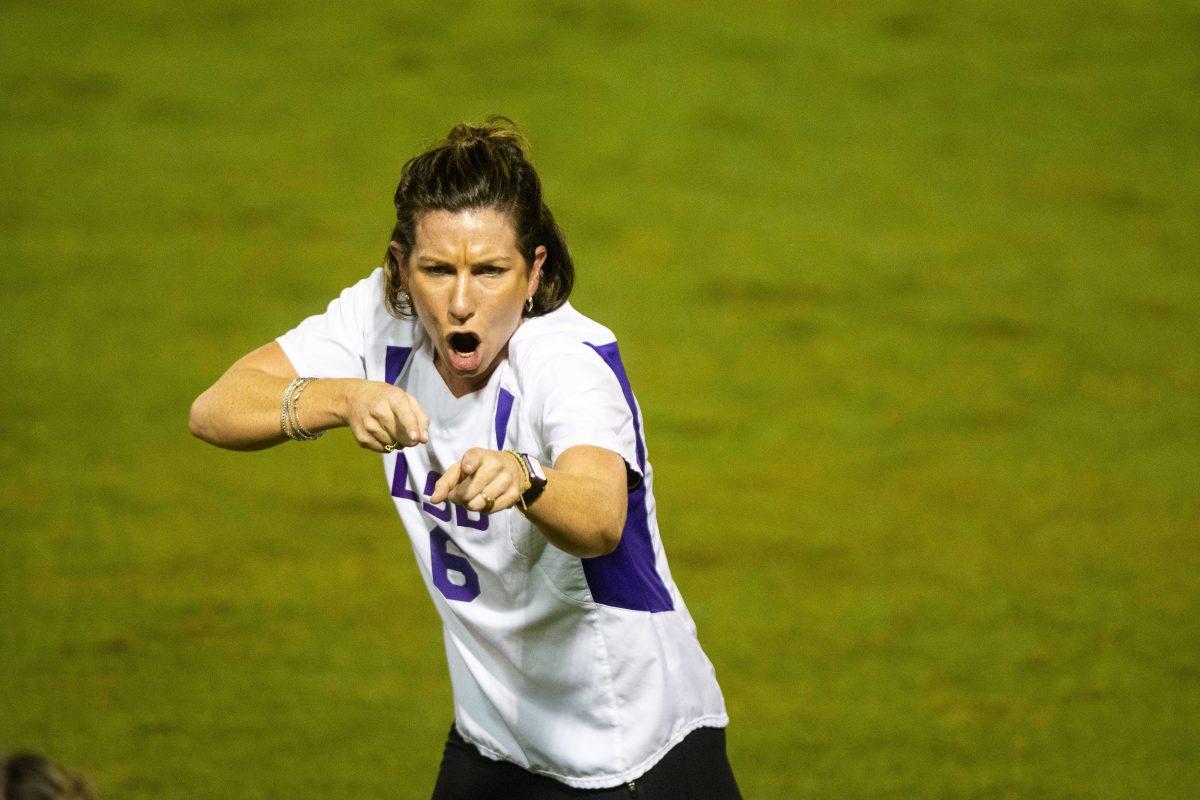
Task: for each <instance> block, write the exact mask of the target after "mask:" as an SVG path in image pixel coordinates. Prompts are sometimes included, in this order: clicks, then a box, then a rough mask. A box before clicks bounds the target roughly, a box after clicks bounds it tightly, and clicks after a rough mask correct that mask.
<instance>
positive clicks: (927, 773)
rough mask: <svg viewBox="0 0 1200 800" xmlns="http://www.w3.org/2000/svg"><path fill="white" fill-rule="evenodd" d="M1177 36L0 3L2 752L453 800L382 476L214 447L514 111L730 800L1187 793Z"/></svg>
mask: <svg viewBox="0 0 1200 800" xmlns="http://www.w3.org/2000/svg"><path fill="white" fill-rule="evenodd" d="M1198 41H1200V7H1198V6H1197V5H1196V3H1194V2H1187V3H1174V2H1161V3H1159V2H1134V1H1131V2H1104V3H1096V2H1088V3H1085V2H1052V3H1032V2H1028V3H1017V2H980V3H964V4H958V3H930V4H912V3H897V2H847V3H794V4H785V3H725V4H703V5H698V4H694V3H685V2H655V3H645V4H643V3H632V2H614V1H613V0H609V1H608V2H574V0H529V1H528V2H521V3H503V4H494V3H472V2H448V1H447V0H438V2H420V3H412V4H408V5H394V6H382V5H372V6H370V7H356V6H346V7H341V6H339V5H338V4H313V5H311V6H308V7H303V6H298V5H297V4H295V3H280V2H225V3H213V2H203V3H188V4H178V5H177V6H176V5H175V4H162V3H151V2H146V3H140V4H139V3H116V2H112V3H61V2H37V3H35V2H27V1H17V2H13V1H12V0H10V1H9V2H5V3H3V5H0V264H2V278H0V291H2V296H3V322H2V323H0V354H2V358H3V361H2V362H0V363H2V365H3V373H2V377H0V475H2V476H3V477H2V479H0V515H2V516H0V529H2V530H0V548H2V549H0V749H3V748H9V749H13V748H32V749H36V750H39V751H43V752H45V753H47V754H49V755H50V756H52V757H53V758H54V759H56V760H58V761H60V762H63V763H65V764H67V765H70V766H71V767H74V768H76V769H79V770H80V771H82V772H83V773H85V774H86V775H88V776H89V777H90V778H91V779H92V781H93V783H94V784H95V785H96V787H97V789H98V790H99V795H100V796H101V797H102V798H159V797H171V798H212V797H229V798H268V797H271V798H274V797H289V798H318V797H322V798H323V797H385V796H386V797H403V798H422V797H427V796H428V793H429V790H430V788H431V786H432V779H433V776H434V774H435V771H436V766H437V763H438V758H439V756H440V748H441V743H442V741H443V738H444V736H445V733H446V729H447V727H448V726H449V723H450V719H451V704H450V698H449V689H448V682H447V678H446V675H445V661H444V656H443V655H442V650H441V639H440V630H439V627H438V624H437V621H436V617H435V614H434V612H433V610H432V606H431V604H430V602H429V600H428V598H427V596H426V595H425V591H424V587H423V585H422V584H421V581H420V579H419V577H418V575H417V571H416V569H415V567H414V565H413V562H412V557H411V554H410V550H409V546H408V544H407V540H406V539H405V537H404V535H403V532H402V531H401V530H400V528H399V524H398V521H397V520H396V519H395V515H394V511H393V510H392V509H391V504H390V502H389V499H388V495H387V491H386V484H385V482H384V476H383V474H382V471H381V469H380V465H379V461H378V458H377V457H375V456H373V455H371V454H368V453H366V452H365V451H362V450H360V449H358V448H357V446H356V445H355V444H354V442H353V440H352V438H351V437H350V436H349V435H348V434H346V432H345V431H340V432H337V433H335V434H332V435H330V436H328V437H326V438H324V439H323V440H322V441H320V442H317V443H315V444H311V445H292V444H289V445H288V446H285V447H281V448H278V449H276V450H274V451H269V452H264V453H257V454H235V453H227V452H223V451H219V450H217V449H215V448H211V447H208V446H206V445H204V444H202V443H200V442H198V441H196V440H193V439H192V438H190V436H189V435H188V432H187V410H188V405H189V403H190V402H191V400H192V399H193V398H194V397H195V396H196V395H197V394H198V393H199V392H201V391H202V390H203V389H204V388H206V387H207V386H208V385H209V384H210V383H211V382H212V381H213V380H215V378H216V377H217V376H218V375H219V374H220V373H221V371H223V370H224V368H225V367H226V366H227V365H228V364H229V363H231V362H232V361H233V360H234V359H236V358H237V357H238V356H240V355H241V354H243V353H244V352H246V351H248V350H250V349H252V348H254V347H256V346H258V345H259V344H261V343H263V342H265V341H268V340H269V339H271V338H272V337H274V336H276V335H278V334H279V333H281V332H282V331H284V330H286V329H288V328H289V327H291V326H292V325H293V324H295V322H297V321H298V320H299V319H301V318H303V317H304V316H306V315H308V314H310V313H314V312H315V311H317V310H319V309H321V308H323V306H324V304H325V303H326V302H327V301H328V299H329V298H331V297H332V296H334V295H335V294H336V293H337V292H338V291H339V290H340V289H341V288H342V287H343V286H346V285H349V284H350V283H352V282H353V281H355V280H357V279H358V278H359V277H361V276H362V275H364V274H366V272H367V271H369V270H370V269H371V268H373V267H374V266H375V265H376V264H377V263H378V262H379V260H380V257H381V256H382V253H383V250H384V247H385V245H386V242H387V235H388V233H389V232H390V227H391V222H390V220H391V216H390V215H391V213H392V209H391V205H390V195H391V192H392V190H393V189H394V186H395V180H396V177H397V176H398V174H399V168H400V166H401V164H402V163H403V162H404V160H405V159H407V158H408V157H409V156H411V155H413V154H414V153H415V152H417V151H418V150H419V149H420V148H421V147H422V146H424V145H425V144H427V143H429V142H431V141H432V140H434V139H436V138H438V137H439V136H442V135H444V134H445V132H446V131H447V130H449V128H450V127H451V125H452V124H454V123H455V122H458V121H464V120H466V121H479V120H481V119H482V118H483V117H484V116H485V115H487V114H488V113H491V112H501V113H505V114H508V115H510V116H512V117H513V118H514V119H515V120H517V122H518V123H519V124H520V125H521V126H522V127H523V129H524V130H525V132H526V133H527V135H528V136H529V138H530V139H531V141H532V145H533V157H534V160H535V163H536V164H537V165H538V167H539V169H540V170H541V172H542V174H543V176H544V179H545V184H546V191H547V195H548V198H549V201H550V203H551V206H552V207H553V208H554V209H555V211H556V213H557V215H558V216H559V218H560V221H561V223H562V225H563V227H564V228H565V230H566V232H567V234H568V237H569V240H570V242H571V245H572V248H573V252H574V255H575V258H576V261H577V263H578V266H579V273H580V275H579V283H578V290H577V292H576V295H575V297H574V300H575V303H576V305H577V306H578V307H579V308H580V309H581V310H583V311H584V312H585V313H587V314H589V315H591V316H593V317H596V318H598V319H600V320H602V321H604V322H605V323H607V324H608V325H609V326H610V327H612V328H613V329H614V330H616V331H617V333H618V335H619V337H620V341H621V344H622V352H623V353H624V355H625V359H626V364H627V366H628V368H629V372H630V374H631V377H632V380H633V382H634V387H635V390H636V391H637V392H638V395H639V399H640V401H641V404H642V406H643V408H644V411H645V420H646V429H647V431H648V437H649V447H650V455H651V458H652V460H653V462H654V464H655V467H656V474H657V476H658V480H657V487H656V488H657V490H658V495H659V508H660V512H659V513H660V522H661V525H662V529H663V531H664V538H665V541H666V546H667V549H668V553H669V555H670V559H671V564H672V567H673V570H674V573H675V575H676V578H677V580H678V583H679V584H680V586H681V589H682V591H683V592H684V595H685V597H686V598H687V600H688V602H689V605H690V607H691V609H692V612H693V614H694V616H695V617H696V619H697V622H698V624H699V628H700V635H701V640H702V642H703V644H704V646H705V648H706V649H707V651H708V653H709V654H710V656H711V657H712V660H713V661H714V663H715V665H716V668H717V674H718V678H719V679H720V681H721V684H722V687H723V689H724V691H725V695H726V699H727V702H728V706H729V711H730V714H731V716H732V724H731V727H730V734H729V735H730V739H729V742H730V754H731V759H732V762H733V765H734V768H735V770H736V772H737V774H738V777H739V779H740V781H741V783H742V786H743V790H744V792H745V795H746V796H747V798H794V797H813V798H845V797H863V798H867V797H871V798H876V797H903V798H918V797H919V798H926V797H928V798H934V797H938V798H943V797H956V798H957V797H964V798H965V797H980V798H984V797H987V798H990V797H1037V798H1085V797H1087V798H1091V797H1096V798H1110V797H1111V798H1125V797H1147V798H1149V797H1154V798H1162V797H1179V798H1189V797H1196V796H1200V622H1198V617H1200V572H1198V570H1200V534H1198V530H1200V489H1198V487H1200V394H1198V393H1200V348H1198V347H1197V343H1198V341H1200V316H1198V314H1197V311H1198V308H1200V303H1198V301H1200V276H1198V274H1197V268H1198V265H1200V226H1198V224H1197V223H1198V222H1200V47H1198V46H1197V42H1198Z"/></svg>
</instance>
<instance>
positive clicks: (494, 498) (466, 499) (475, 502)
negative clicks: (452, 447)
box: [429, 447, 525, 514]
mask: <svg viewBox="0 0 1200 800" xmlns="http://www.w3.org/2000/svg"><path fill="white" fill-rule="evenodd" d="M524 488H525V471H524V470H523V469H521V465H520V464H518V463H517V459H516V458H515V457H513V455H512V453H505V452H502V451H500V450H484V449H482V448H479V447H472V448H471V449H470V450H468V451H467V452H465V453H463V457H462V459H461V460H459V461H457V462H456V463H454V464H451V465H450V468H449V469H447V470H446V474H445V475H443V476H442V477H441V478H440V479H438V482H437V483H435V484H434V485H433V495H432V496H431V497H430V498H429V502H431V503H433V504H434V505H437V504H438V503H441V502H443V501H445V500H446V499H447V498H449V500H450V502H451V503H455V504H456V505H460V506H463V507H465V508H469V509H471V510H472V511H482V512H483V513H485V514H493V513H495V512H497V511H503V510H505V509H506V508H512V507H513V506H515V505H516V504H517V501H518V500H519V499H520V497H521V492H522V491H523V490H524Z"/></svg>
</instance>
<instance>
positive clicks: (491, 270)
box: [475, 264, 505, 277]
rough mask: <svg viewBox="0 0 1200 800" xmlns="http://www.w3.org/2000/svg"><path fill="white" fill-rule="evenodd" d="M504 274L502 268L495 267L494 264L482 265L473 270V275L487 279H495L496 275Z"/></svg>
mask: <svg viewBox="0 0 1200 800" xmlns="http://www.w3.org/2000/svg"><path fill="white" fill-rule="evenodd" d="M504 272H505V268H504V267H497V266H496V265H494V264H484V265H483V266H482V267H478V268H476V270H475V273H476V274H477V275H487V276H488V277H495V276H497V275H503V274H504Z"/></svg>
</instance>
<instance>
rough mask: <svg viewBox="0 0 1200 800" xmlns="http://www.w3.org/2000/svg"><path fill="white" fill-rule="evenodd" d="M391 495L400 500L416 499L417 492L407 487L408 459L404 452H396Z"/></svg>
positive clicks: (417, 498)
mask: <svg viewBox="0 0 1200 800" xmlns="http://www.w3.org/2000/svg"><path fill="white" fill-rule="evenodd" d="M392 497H399V498H400V499H401V500H417V501H419V500H420V498H419V497H417V493H416V492H414V491H413V490H412V489H409V488H408V459H407V458H405V457H404V453H401V452H397V453H396V471H395V472H393V473H392Z"/></svg>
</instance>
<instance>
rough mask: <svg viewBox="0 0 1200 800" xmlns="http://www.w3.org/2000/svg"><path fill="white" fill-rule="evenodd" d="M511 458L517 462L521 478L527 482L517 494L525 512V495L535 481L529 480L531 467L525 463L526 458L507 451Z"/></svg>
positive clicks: (513, 451) (515, 452) (512, 451)
mask: <svg viewBox="0 0 1200 800" xmlns="http://www.w3.org/2000/svg"><path fill="white" fill-rule="evenodd" d="M504 452H506V453H508V454H509V455H510V456H512V457H513V458H515V459H516V460H517V465H518V466H520V468H521V478H522V480H524V481H525V485H524V486H522V487H521V491H519V492H517V502H519V503H520V504H521V509H522V510H525V493H526V492H527V491H529V487H530V486H533V481H532V480H530V478H529V465H528V464H526V463H525V457H524V456H522V455H521V454H520V453H518V452H517V451H516V450H505V451H504Z"/></svg>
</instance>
